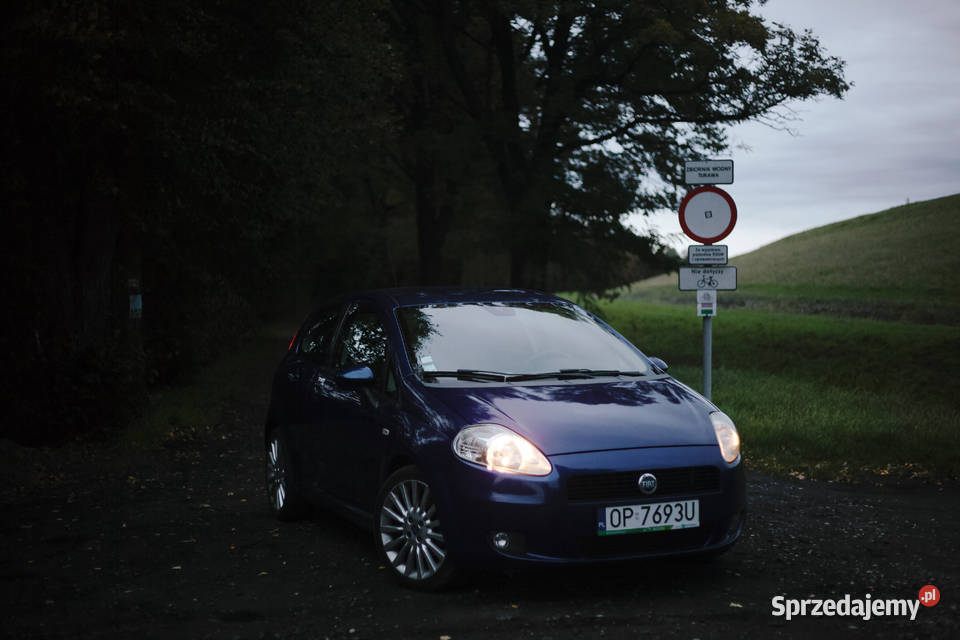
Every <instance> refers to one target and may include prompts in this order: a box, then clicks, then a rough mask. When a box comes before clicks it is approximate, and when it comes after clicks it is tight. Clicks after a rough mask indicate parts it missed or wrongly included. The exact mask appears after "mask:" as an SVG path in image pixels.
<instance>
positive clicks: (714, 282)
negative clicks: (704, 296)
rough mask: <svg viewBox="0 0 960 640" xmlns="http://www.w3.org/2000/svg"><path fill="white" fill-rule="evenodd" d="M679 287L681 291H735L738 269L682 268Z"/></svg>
mask: <svg viewBox="0 0 960 640" xmlns="http://www.w3.org/2000/svg"><path fill="white" fill-rule="evenodd" d="M678 286H679V287H680V291H698V290H700V289H713V290H714V291H735V290H736V289H737V268H736V267H680V278H679V283H678Z"/></svg>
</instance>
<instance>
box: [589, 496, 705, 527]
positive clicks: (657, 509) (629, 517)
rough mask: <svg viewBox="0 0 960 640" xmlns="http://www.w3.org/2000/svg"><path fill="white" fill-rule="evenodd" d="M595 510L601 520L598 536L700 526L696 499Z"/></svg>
mask: <svg viewBox="0 0 960 640" xmlns="http://www.w3.org/2000/svg"><path fill="white" fill-rule="evenodd" d="M598 511H599V512H600V513H599V516H600V522H599V523H598V525H599V530H598V531H597V533H598V534H599V535H601V536H611V535H614V534H617V533H636V532H638V531H670V530H671V529H692V528H694V527H699V526H700V501H699V500H674V501H672V502H654V503H652V504H634V505H628V506H624V507H604V508H601V509H599V510H598Z"/></svg>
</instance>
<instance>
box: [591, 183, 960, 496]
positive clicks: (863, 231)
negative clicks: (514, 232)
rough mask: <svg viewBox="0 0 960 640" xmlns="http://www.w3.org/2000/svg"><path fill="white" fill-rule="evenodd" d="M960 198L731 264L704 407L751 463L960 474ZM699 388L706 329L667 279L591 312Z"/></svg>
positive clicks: (816, 471) (686, 296)
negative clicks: (720, 414) (733, 271)
mask: <svg viewBox="0 0 960 640" xmlns="http://www.w3.org/2000/svg"><path fill="white" fill-rule="evenodd" d="M958 245H960V195H955V196H949V197H946V198H939V199H936V200H929V201H926V202H918V203H915V204H910V205H906V206H902V207H896V208H894V209H889V210H887V211H882V212H880V213H875V214H871V215H865V216H860V217H857V218H853V219H851V220H844V221H842V222H837V223H834V224H830V225H826V226H823V227H819V228H816V229H811V230H810V231H805V232H803V233H798V234H796V235H793V236H790V237H788V238H784V239H783V240H780V241H778V242H775V243H773V244H770V245H767V246H765V247H762V248H760V249H757V250H756V251H753V252H751V253H748V254H746V255H743V256H739V257H737V258H733V259H731V261H730V262H731V264H734V265H736V266H737V267H738V269H739V271H738V280H739V282H738V285H739V287H740V289H739V290H738V291H735V292H733V291H724V292H722V293H721V294H720V295H719V301H720V305H719V307H720V308H719V314H718V315H717V317H716V320H715V321H714V323H713V338H714V347H713V400H714V401H715V402H716V403H717V405H718V406H719V407H721V408H722V409H723V410H724V411H726V412H727V413H729V414H730V415H731V416H733V418H734V420H736V421H737V426H738V427H739V429H740V433H741V435H742V437H743V441H744V447H745V448H744V451H745V453H744V455H745V457H746V460H747V462H748V464H749V465H750V466H751V467H752V468H759V469H764V470H768V471H773V472H776V473H783V474H792V475H796V476H804V477H819V478H826V479H837V480H843V479H856V478H863V477H864V476H866V477H868V478H871V479H875V480H882V479H883V478H885V477H891V478H892V477H897V478H903V477H909V478H927V479H933V480H935V481H941V480H943V479H947V478H952V479H960V456H958V455H957V452H958V449H957V446H956V444H955V442H956V439H957V437H958V435H960V413H958V412H957V411H956V406H957V400H956V399H957V397H958V396H960V303H958V302H957V300H956V296H955V294H954V289H955V286H954V283H953V280H954V274H956V273H960V252H958ZM601 308H602V311H603V313H604V314H605V315H606V317H607V320H608V321H609V322H610V323H611V324H612V325H613V326H614V327H615V328H616V329H618V330H619V331H620V332H621V333H623V334H624V335H625V336H626V337H627V338H629V339H630V340H631V341H632V342H633V343H634V344H636V345H637V346H639V347H640V348H641V349H642V350H644V351H645V352H646V353H648V354H650V355H656V356H660V357H662V358H664V359H665V360H666V361H667V362H668V363H669V364H670V372H671V374H673V375H674V376H675V377H677V378H678V379H680V380H682V381H684V382H686V383H687V384H689V385H690V386H691V387H693V388H695V389H698V390H699V389H700V387H701V380H702V347H701V344H702V328H701V322H700V319H699V318H697V317H696V311H695V308H696V305H695V296H694V294H693V292H691V291H682V292H681V291H678V290H677V276H676V274H670V275H666V276H660V277H657V278H651V279H649V280H644V281H642V282H638V283H636V284H634V285H633V286H631V287H630V288H629V290H627V291H626V292H625V293H624V294H623V295H622V296H621V298H620V299H618V300H616V301H614V302H611V303H605V304H603V305H601Z"/></svg>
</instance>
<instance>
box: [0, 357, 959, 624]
mask: <svg viewBox="0 0 960 640" xmlns="http://www.w3.org/2000/svg"><path fill="white" fill-rule="evenodd" d="M270 373H271V371H270V370H269V366H266V365H265V366H264V367H263V370H257V371H251V372H250V374H249V380H247V381H246V383H245V386H246V388H244V389H238V391H237V393H236V395H235V398H234V401H233V402H232V403H231V404H230V406H229V407H228V408H227V409H226V410H225V412H224V415H223V418H222V420H221V421H220V423H219V424H217V425H215V426H214V427H213V428H212V429H210V430H209V431H207V432H204V433H203V435H202V436H195V437H190V438H181V439H178V440H174V441H172V442H171V443H170V446H169V447H167V448H164V449H161V450H157V451H129V450H121V449H118V448H111V447H102V446H101V447H93V446H83V447H81V446H76V447H68V448H66V449H62V450H59V451H57V452H44V451H36V450H28V449H22V448H20V447H17V446H15V445H12V444H10V443H2V444H0V460H2V466H3V471H2V472H0V480H3V486H2V490H3V493H2V498H3V502H2V505H0V531H2V536H3V538H2V541H3V547H2V550H0V608H2V615H0V636H3V637H10V638H31V637H42V638H60V637H63V638H68V637H69V638H138V639H145V638H205V637H215V638H234V637H236V638H350V639H354V638H425V639H431V640H441V639H443V638H444V637H449V638H450V639H451V640H461V639H465V638H526V637H530V638H541V639H547V638H553V639H557V640H559V639H563V638H582V637H591V638H592V637H604V638H640V637H652V638H656V637H671V638H672V637H676V638H688V639H689V638H718V637H731V638H734V637H736V638H741V637H757V638H770V637H814V636H818V637H820V638H824V637H840V636H844V637H846V636H853V637H863V638H877V637H891V638H894V637H896V638H901V637H903V638H906V637H917V638H947V637H960V615H958V610H957V603H958V601H960V598H958V596H957V594H958V593H960V549H958V546H960V545H958V541H960V514H958V509H957V505H958V504H960V489H958V487H956V486H946V487H943V486H936V485H929V484H917V485H915V486H887V487H877V486H863V485H834V484H823V483H811V482H805V481H797V480H783V479H775V478H771V477H765V476H759V475H755V474H749V475H748V491H749V501H750V502H749V507H750V521H749V524H748V529H747V532H746V534H745V537H744V538H743V539H742V541H741V542H740V544H738V545H737V546H736V547H735V548H734V549H733V550H732V551H731V552H730V553H728V554H727V555H726V556H724V557H722V558H721V559H719V560H717V561H715V562H713V563H711V564H697V563H691V562H677V561H670V562H667V561H662V562H648V563H640V564H632V565H628V566H621V567H615V568H606V569H602V570H598V569H578V570H570V571H550V572H534V573H522V574H510V575H507V574H502V573H495V574H489V575H479V576H475V577H473V579H472V580H471V581H470V582H469V583H467V584H466V585H464V586H462V587H459V588H457V589H455V590H452V591H449V592H445V593H440V594H424V593H418V592H412V591H407V590H404V589H401V588H399V587H398V586H396V585H395V584H394V583H393V582H392V581H391V580H390V578H389V576H388V575H387V573H386V571H385V570H383V569H382V568H381V567H380V566H379V565H378V561H377V558H376V555H375V553H374V549H373V544H372V542H371V540H370V535H369V534H368V533H367V532H365V531H362V530H359V529H356V528H355V527H354V526H352V525H350V524H348V523H346V522H344V521H341V520H339V519H337V518H335V517H333V516H330V515H327V514H323V513H320V514H318V515H317V516H316V517H315V518H314V519H312V520H309V521H306V522H299V523H292V524H281V523H278V522H276V521H274V520H273V519H272V518H271V516H270V514H269V512H268V509H267V505H266V499H265V496H264V492H263V490H262V470H261V465H262V458H261V455H262V454H261V451H260V449H261V433H260V428H261V424H262V421H263V415H264V409H265V406H266V401H267V382H268V380H269V377H270ZM926 584H933V585H936V586H937V587H939V588H940V590H941V592H942V599H941V601H940V603H939V604H938V605H936V606H934V607H931V608H927V607H920V609H919V612H918V614H917V619H916V620H915V621H910V620H909V618H903V617H880V618H872V619H870V620H867V621H865V620H863V619H861V618H856V617H839V616H833V617H799V618H794V619H793V620H790V621H787V620H785V618H784V617H782V616H781V617H776V616H774V615H772V613H771V612H772V606H771V599H772V598H773V597H775V596H778V595H783V596H786V597H787V598H797V599H803V598H817V599H821V598H827V599H839V598H842V597H843V596H844V594H850V596H851V598H853V599H865V598H866V596H867V594H870V596H871V598H873V599H886V598H893V599H900V598H903V599H909V600H915V599H916V598H917V592H918V589H920V587H922V586H923V585H926Z"/></svg>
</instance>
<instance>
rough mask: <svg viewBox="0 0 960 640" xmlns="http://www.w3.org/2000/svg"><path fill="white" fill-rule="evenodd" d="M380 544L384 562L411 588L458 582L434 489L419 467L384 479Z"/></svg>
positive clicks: (377, 517) (377, 523) (378, 516)
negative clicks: (438, 511)
mask: <svg viewBox="0 0 960 640" xmlns="http://www.w3.org/2000/svg"><path fill="white" fill-rule="evenodd" d="M374 542H375V544H376V546H377V552H378V553H379V555H380V559H381V561H382V562H383V563H384V564H385V565H386V566H387V567H389V569H390V572H391V573H392V574H393V576H394V577H395V578H396V579H397V580H399V581H400V583H401V584H403V585H404V586H406V587H411V588H414V589H420V590H424V591H433V590H436V589H440V588H442V587H444V586H446V585H448V584H450V582H451V581H452V580H453V577H454V574H455V572H456V569H455V568H454V565H453V562H452V561H451V560H450V557H449V555H448V553H447V540H446V538H445V536H444V534H443V530H442V527H441V525H440V518H439V516H438V513H437V505H436V502H435V500H434V497H433V491H432V490H431V489H430V485H429V484H428V483H427V480H426V477H425V476H424V475H423V473H421V472H420V470H419V469H417V468H416V467H414V466H409V467H404V468H402V469H400V470H398V471H396V472H395V473H393V474H392V475H391V476H390V477H389V478H387V481H386V482H384V483H383V487H382V488H381V489H380V494H379V495H378V496H377V508H376V512H375V514H374Z"/></svg>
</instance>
